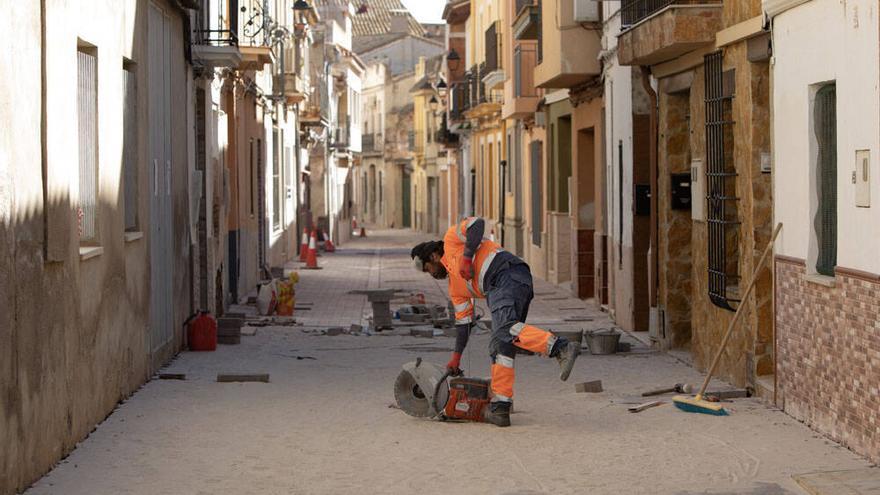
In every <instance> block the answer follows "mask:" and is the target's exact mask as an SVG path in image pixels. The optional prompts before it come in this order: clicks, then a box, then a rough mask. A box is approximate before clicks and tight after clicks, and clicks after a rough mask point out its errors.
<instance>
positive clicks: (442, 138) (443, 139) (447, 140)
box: [434, 115, 458, 146]
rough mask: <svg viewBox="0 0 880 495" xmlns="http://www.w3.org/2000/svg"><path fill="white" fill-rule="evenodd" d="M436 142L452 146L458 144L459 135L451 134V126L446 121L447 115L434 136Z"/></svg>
mask: <svg viewBox="0 0 880 495" xmlns="http://www.w3.org/2000/svg"><path fill="white" fill-rule="evenodd" d="M434 142H437V143H440V144H445V145H452V146H454V145H456V144H458V134H454V133H452V132H449V125H448V122H447V120H446V115H444V116H443V120H442V121H441V123H440V128H439V129H437V131H436V133H435V135H434Z"/></svg>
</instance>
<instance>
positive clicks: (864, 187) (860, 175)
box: [853, 150, 871, 208]
mask: <svg viewBox="0 0 880 495" xmlns="http://www.w3.org/2000/svg"><path fill="white" fill-rule="evenodd" d="M853 184H855V186H856V206H857V207H859V208H870V207H871V151H870V150H856V168H855V170H853Z"/></svg>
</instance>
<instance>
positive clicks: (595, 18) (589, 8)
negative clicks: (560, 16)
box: [573, 0, 601, 22]
mask: <svg viewBox="0 0 880 495" xmlns="http://www.w3.org/2000/svg"><path fill="white" fill-rule="evenodd" d="M573 1H574V21H575V22H599V21H601V19H599V1H598V0H573Z"/></svg>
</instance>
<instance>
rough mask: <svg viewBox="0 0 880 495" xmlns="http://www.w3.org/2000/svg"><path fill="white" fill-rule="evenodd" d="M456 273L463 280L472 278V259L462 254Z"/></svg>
mask: <svg viewBox="0 0 880 495" xmlns="http://www.w3.org/2000/svg"><path fill="white" fill-rule="evenodd" d="M458 274H459V275H461V278H463V279H465V280H470V279H472V278H474V259H473V258H468V257H466V256H462V257H461V263H459V265H458Z"/></svg>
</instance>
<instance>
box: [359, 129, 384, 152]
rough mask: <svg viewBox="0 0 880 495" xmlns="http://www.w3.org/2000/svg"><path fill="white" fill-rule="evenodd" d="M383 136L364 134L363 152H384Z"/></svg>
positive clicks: (362, 141) (362, 136)
mask: <svg viewBox="0 0 880 495" xmlns="http://www.w3.org/2000/svg"><path fill="white" fill-rule="evenodd" d="M382 144H383V141H382V135H381V134H362V135H361V151H363V152H365V153H367V152H370V151H382Z"/></svg>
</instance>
